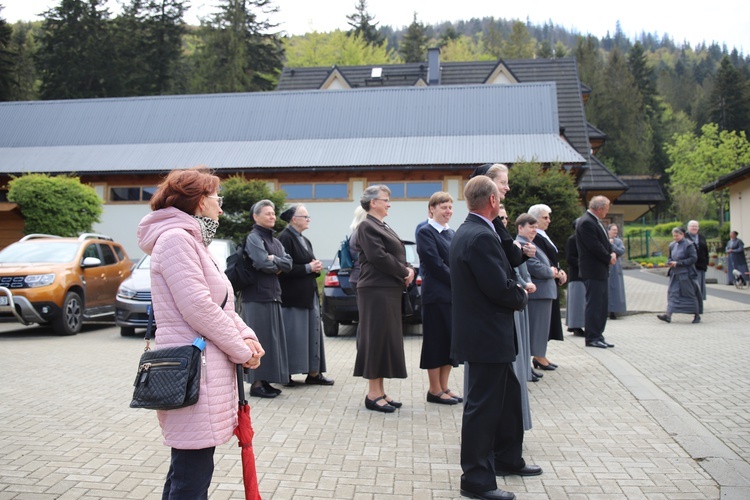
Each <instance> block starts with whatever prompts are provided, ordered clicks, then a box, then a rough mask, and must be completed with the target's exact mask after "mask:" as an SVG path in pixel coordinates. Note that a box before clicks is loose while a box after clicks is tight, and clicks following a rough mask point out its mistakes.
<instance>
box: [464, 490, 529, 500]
mask: <svg viewBox="0 0 750 500" xmlns="http://www.w3.org/2000/svg"><path fill="white" fill-rule="evenodd" d="M461 496H462V497H468V498H485V499H487V500H514V499H515V498H516V495H514V494H513V493H511V492H510V491H503V490H501V489H499V488H497V489H494V490H489V491H482V492H478V491H469V490H465V489H463V488H461Z"/></svg>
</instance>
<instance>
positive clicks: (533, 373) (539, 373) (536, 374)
mask: <svg viewBox="0 0 750 500" xmlns="http://www.w3.org/2000/svg"><path fill="white" fill-rule="evenodd" d="M531 375H533V376H534V377H536V378H544V373H541V372H535V371H534V370H531Z"/></svg>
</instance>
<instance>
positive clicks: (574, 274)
mask: <svg viewBox="0 0 750 500" xmlns="http://www.w3.org/2000/svg"><path fill="white" fill-rule="evenodd" d="M565 260H567V261H568V281H581V276H580V274H579V270H578V246H577V245H576V235H575V233H573V234H571V235H570V237H569V238H568V241H566V242H565Z"/></svg>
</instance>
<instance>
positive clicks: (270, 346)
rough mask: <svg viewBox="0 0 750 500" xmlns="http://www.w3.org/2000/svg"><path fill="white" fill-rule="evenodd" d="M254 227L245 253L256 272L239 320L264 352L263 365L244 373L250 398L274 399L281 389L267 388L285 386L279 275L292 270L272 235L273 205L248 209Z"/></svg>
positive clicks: (244, 296) (244, 292) (286, 371)
mask: <svg viewBox="0 0 750 500" xmlns="http://www.w3.org/2000/svg"><path fill="white" fill-rule="evenodd" d="M251 211H252V213H253V219H254V220H255V225H254V226H253V229H252V231H250V234H248V235H247V238H246V239H245V253H246V254H247V256H248V257H249V258H250V260H251V261H252V263H253V266H255V269H256V270H257V271H258V272H257V273H256V274H257V281H256V282H255V284H253V285H251V286H249V287H247V288H245V289H243V290H242V294H241V296H242V313H241V314H242V319H244V320H245V323H247V324H248V325H250V326H251V327H252V328H253V330H255V331H256V332H257V333H258V337H259V338H260V340H261V342H262V343H263V345H264V346H265V348H266V351H267V352H268V357H267V358H266V360H265V361H266V362H264V363H263V365H262V366H261V368H260V369H258V370H255V371H254V372H247V371H246V372H245V379H246V380H247V381H248V382H250V383H252V385H251V387H250V395H251V396H255V397H259V398H275V397H276V396H278V395H279V394H281V389H277V388H276V387H274V386H272V385H271V382H275V383H278V384H287V383H289V362H288V358H287V344H286V332H285V331H284V318H283V315H282V314H281V284H280V283H279V274H281V273H283V272H289V271H291V270H292V258H291V257H290V256H289V254H287V253H286V250H284V245H282V244H281V242H280V241H279V240H277V239H276V238H275V237H274V235H273V226H274V225H275V224H276V212H275V205H274V204H273V202H272V201H271V200H260V201H259V202H257V203H256V204H255V205H253V207H252V209H251Z"/></svg>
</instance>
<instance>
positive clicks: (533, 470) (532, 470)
mask: <svg viewBox="0 0 750 500" xmlns="http://www.w3.org/2000/svg"><path fill="white" fill-rule="evenodd" d="M541 473H542V468H541V467H539V466H538V465H526V466H525V467H523V468H522V469H518V470H496V471H495V475H496V476H524V477H526V476H538V475H540V474H541Z"/></svg>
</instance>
